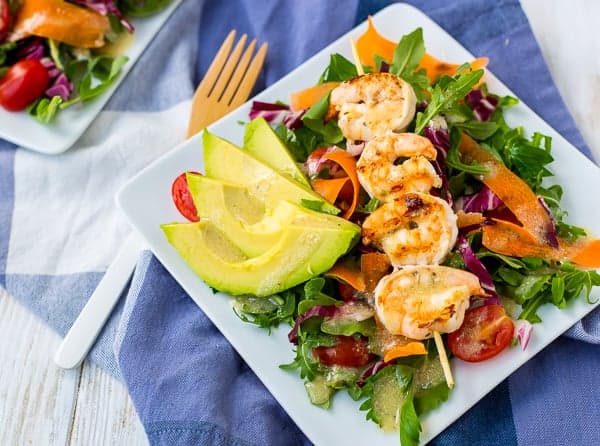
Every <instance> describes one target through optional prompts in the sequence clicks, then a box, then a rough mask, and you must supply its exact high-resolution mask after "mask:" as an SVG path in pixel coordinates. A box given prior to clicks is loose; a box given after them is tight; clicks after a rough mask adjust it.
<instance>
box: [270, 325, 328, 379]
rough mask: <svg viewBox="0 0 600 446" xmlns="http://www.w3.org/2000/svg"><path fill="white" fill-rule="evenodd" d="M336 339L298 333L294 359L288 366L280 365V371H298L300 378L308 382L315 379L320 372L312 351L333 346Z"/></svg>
mask: <svg viewBox="0 0 600 446" xmlns="http://www.w3.org/2000/svg"><path fill="white" fill-rule="evenodd" d="M335 343H336V339H335V337H334V336H329V335H326V334H313V333H310V334H307V333H306V332H304V331H303V330H299V331H298V346H297V347H296V357H295V358H294V360H293V361H292V362H290V363H289V364H281V365H280V366H279V368H280V369H282V370H288V371H294V370H296V369H298V370H299V371H300V377H301V378H303V379H304V378H306V379H308V380H309V381H312V380H313V379H315V377H316V376H317V375H318V374H319V372H320V369H321V367H320V363H319V360H318V359H317V358H315V357H314V355H313V354H312V349H313V348H315V347H321V346H323V347H331V346H333V345H335Z"/></svg>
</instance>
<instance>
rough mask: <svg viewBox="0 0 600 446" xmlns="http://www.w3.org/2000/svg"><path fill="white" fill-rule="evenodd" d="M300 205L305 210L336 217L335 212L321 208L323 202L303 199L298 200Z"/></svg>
mask: <svg viewBox="0 0 600 446" xmlns="http://www.w3.org/2000/svg"><path fill="white" fill-rule="evenodd" d="M300 204H301V205H302V206H303V207H305V208H306V209H310V210H313V211H317V212H323V213H325V214H331V215H337V213H336V212H333V210H330V209H329V208H326V209H323V206H324V205H325V202H324V201H319V200H307V199H306V198H303V199H302V200H300Z"/></svg>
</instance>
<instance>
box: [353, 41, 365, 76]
mask: <svg viewBox="0 0 600 446" xmlns="http://www.w3.org/2000/svg"><path fill="white" fill-rule="evenodd" d="M350 47H351V48H352V57H353V58H354V65H355V66H356V72H357V73H358V75H359V76H362V75H363V74H365V70H364V69H363V66H362V63H361V62H360V56H359V55H358V50H357V49H356V44H355V43H354V39H353V38H352V37H350Z"/></svg>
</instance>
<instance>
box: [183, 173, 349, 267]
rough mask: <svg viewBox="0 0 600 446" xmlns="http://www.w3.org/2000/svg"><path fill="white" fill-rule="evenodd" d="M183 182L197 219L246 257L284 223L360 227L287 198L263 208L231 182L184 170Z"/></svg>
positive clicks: (269, 242) (266, 245)
mask: <svg viewBox="0 0 600 446" xmlns="http://www.w3.org/2000/svg"><path fill="white" fill-rule="evenodd" d="M187 182H188V187H189V190H190V193H191V195H192V198H193V200H194V204H195V205H196V210H197V211H198V216H199V217H200V219H201V220H208V221H210V222H211V223H213V224H214V225H215V226H216V227H218V228H219V229H220V230H221V231H223V232H224V233H225V234H227V238H228V239H229V240H231V242H232V243H233V244H234V245H236V246H237V247H238V248H239V249H240V251H242V252H243V253H244V254H245V255H247V256H248V257H255V256H258V255H261V254H263V253H264V252H266V251H267V250H269V249H270V248H271V247H272V246H273V245H275V244H276V242H277V240H278V239H279V237H280V235H281V231H282V228H283V227H284V226H288V225H295V226H302V227H304V228H306V229H307V230H309V229H310V230H312V229H313V228H321V227H322V228H332V229H343V230H350V231H351V230H355V231H356V232H357V233H358V232H360V228H359V227H358V226H356V225H355V224H354V223H351V222H349V221H348V220H344V219H343V218H340V217H335V216H333V215H328V214H323V213H321V212H315V211H312V210H310V209H307V208H304V207H302V206H298V205H295V204H293V203H290V202H287V201H279V202H278V203H277V204H276V205H275V207H274V209H269V208H266V209H265V207H266V204H265V203H262V202H261V201H259V200H257V199H256V198H254V197H251V196H250V195H249V194H248V193H247V190H246V189H245V188H243V187H241V186H238V185H235V184H231V183H227V182H224V181H220V180H215V179H213V178H209V177H205V176H202V175H198V174H193V173H188V174H187ZM257 216H260V217H258V218H257ZM259 218H260V219H259Z"/></svg>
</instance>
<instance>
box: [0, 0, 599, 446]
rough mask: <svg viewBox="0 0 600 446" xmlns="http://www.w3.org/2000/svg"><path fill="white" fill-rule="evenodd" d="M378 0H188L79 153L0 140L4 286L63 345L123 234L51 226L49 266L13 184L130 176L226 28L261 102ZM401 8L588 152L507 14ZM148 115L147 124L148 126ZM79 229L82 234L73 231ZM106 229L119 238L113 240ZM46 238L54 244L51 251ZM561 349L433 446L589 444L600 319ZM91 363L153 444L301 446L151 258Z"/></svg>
mask: <svg viewBox="0 0 600 446" xmlns="http://www.w3.org/2000/svg"><path fill="white" fill-rule="evenodd" d="M389 3H390V2H388V1H377V0H371V1H369V0H352V1H346V2H343V3H342V2H323V1H316V0H304V1H302V2H282V1H279V2H277V1H264V2H253V1H250V0H230V1H227V2H215V1H207V2H197V1H195V0H184V1H183V3H182V5H181V6H180V7H179V9H178V10H177V11H176V12H175V14H174V15H173V17H172V18H171V19H170V21H169V22H168V23H167V24H166V25H165V28H164V29H163V30H162V32H161V33H159V35H158V36H157V38H156V39H155V40H154V42H153V43H152V44H151V45H150V47H149V48H148V50H147V51H146V53H145V54H144V55H143V57H142V59H141V60H140V61H139V63H138V64H137V65H136V66H135V67H134V69H133V71H132V72H131V74H130V75H129V76H128V78H127V79H126V80H125V81H124V83H123V85H122V86H121V88H120V89H119V90H118V91H117V93H116V94H115V96H114V97H113V98H112V99H111V101H110V102H109V104H108V106H107V110H106V111H104V112H103V113H102V114H101V115H100V116H99V117H98V119H97V120H96V122H95V123H94V124H93V125H92V127H91V128H90V130H89V131H88V132H87V133H86V135H85V136H84V137H83V138H82V139H81V140H80V141H79V142H78V143H77V147H76V148H75V149H74V150H72V151H70V152H68V153H67V154H65V155H62V156H60V157H55V158H48V157H40V156H38V155H35V154H31V153H29V152H26V151H23V150H22V149H18V148H15V147H14V146H12V145H10V144H8V143H6V142H3V141H0V190H1V191H2V194H1V195H0V285H1V286H3V287H5V288H6V289H7V290H8V292H9V293H10V294H12V295H13V296H15V297H16V298H17V299H19V300H20V301H21V302H23V303H24V304H25V305H26V306H27V307H28V308H30V309H31V310H32V311H34V312H35V313H36V314H38V315H39V316H40V317H41V318H42V319H44V320H45V321H47V322H48V323H49V324H50V325H51V326H52V327H53V328H55V329H56V330H57V331H58V332H59V333H61V334H64V333H65V332H66V330H67V329H68V327H69V326H70V324H71V323H72V321H73V320H74V319H75V317H76V315H77V314H78V312H79V310H80V309H81V307H82V306H83V304H84V303H85V300H86V299H87V298H88V297H89V295H90V294H91V292H92V291H93V289H94V288H95V286H96V284H97V282H98V280H100V278H101V276H102V271H103V270H104V268H105V267H106V263H107V262H109V261H110V259H111V255H114V252H115V251H114V248H115V247H116V245H118V242H119V240H121V239H122V237H123V235H124V232H125V231H126V230H125V229H123V226H121V224H122V223H123V222H122V221H119V220H118V218H117V217H114V220H115V221H113V220H110V221H108V223H106V232H105V234H106V236H105V240H101V241H100V242H97V241H92V240H77V239H73V238H72V237H71V236H70V235H69V234H72V233H77V232H76V231H73V232H69V231H68V230H65V231H64V232H60V231H59V228H58V227H51V228H50V229H48V230H47V231H50V232H51V231H56V233H52V232H51V235H52V237H51V238H52V240H50V241H48V242H46V241H45V239H44V235H43V234H40V235H39V236H38V237H37V239H38V240H39V243H40V244H42V245H43V246H42V248H43V249H44V250H45V252H46V253H50V256H47V257H50V258H52V259H53V260H52V262H50V263H48V264H46V263H44V262H43V261H42V260H38V256H39V255H40V254H39V252H38V251H35V250H34V249H32V248H31V247H30V246H29V245H31V240H33V238H32V239H31V240H27V235H28V234H29V235H31V234H35V233H36V228H38V230H39V228H40V226H39V225H38V226H37V227H36V226H35V223H31V222H28V220H27V218H28V217H31V215H34V214H35V211H36V209H37V208H36V206H43V205H44V203H42V201H43V200H40V199H39V197H37V196H34V193H28V191H27V187H25V186H24V185H31V184H32V183H33V184H34V185H35V179H36V178H37V177H39V176H40V175H41V176H45V177H47V178H49V179H52V178H57V176H58V175H61V174H62V173H63V172H64V171H63V170H61V169H66V168H68V166H69V163H72V168H73V170H75V169H77V170H80V169H81V166H90V165H92V163H94V162H96V159H99V161H97V164H94V165H95V166H97V167H96V168H97V169H101V167H100V166H102V163H103V162H104V163H106V162H107V161H110V160H112V161H114V162H115V163H117V162H120V163H122V164H121V165H120V166H125V167H122V168H123V169H125V170H127V169H129V171H127V173H129V174H130V173H131V172H135V171H136V170H137V169H139V168H140V167H141V166H143V165H145V164H146V163H147V162H149V161H150V160H151V159H152V158H153V157H155V156H157V155H158V154H160V153H162V151H164V150H167V149H168V148H170V147H171V146H173V145H175V143H176V142H177V141H178V140H181V139H182V137H183V131H184V126H185V123H181V122H180V121H181V116H182V114H181V113H182V110H183V109H184V108H185V104H184V105H183V106H182V105H181V104H180V103H181V101H183V100H185V99H188V98H189V97H191V94H192V91H193V86H194V85H195V84H196V83H197V82H198V81H199V79H201V78H202V75H203V74H204V72H205V71H206V68H207V66H208V64H209V62H210V60H211V59H212V57H213V56H214V54H215V52H216V50H217V48H218V46H219V45H220V43H221V41H222V39H223V36H225V35H226V34H227V32H228V31H229V30H230V29H232V28H236V29H237V30H238V31H239V32H240V33H243V32H246V33H248V34H249V35H250V36H253V37H257V38H258V39H259V41H268V42H269V44H270V47H269V54H268V58H267V63H266V65H265V69H264V73H263V75H262V76H261V79H260V81H259V84H258V85H257V87H256V90H257V91H259V90H260V89H262V88H264V87H265V86H268V85H270V84H271V83H273V82H274V81H276V80H277V79H279V78H280V77H281V76H283V75H284V74H286V73H288V72H289V71H291V70H292V69H293V68H294V67H296V66H297V65H299V64H300V63H301V62H302V61H304V60H306V59H307V58H308V57H310V56H312V55H313V54H315V53H316V52H318V51H319V50H320V49H322V48H323V47H324V46H326V45H327V44H329V43H330V42H331V41H333V40H334V39H335V38H337V37H339V36H340V35H342V34H344V33H345V32H347V31H348V30H350V29H351V28H352V27H353V26H354V25H355V24H357V23H360V22H361V21H363V20H364V19H366V16H367V15H368V14H374V13H376V12H377V11H378V10H379V9H381V8H383V7H384V6H387V5H388V4H389ZM408 3H411V4H414V5H415V6H416V7H418V8H419V9H421V10H422V11H423V12H425V13H426V14H427V15H429V16H430V17H431V18H432V19H433V20H435V21H436V22H437V23H439V24H440V25H441V26H442V27H443V28H444V29H446V30H447V31H448V32H449V33H450V34H452V35H453V36H454V37H455V38H456V39H457V40H458V41H459V42H461V43H462V44H463V45H464V46H465V47H466V48H467V49H468V50H470V51H471V52H472V53H474V54H475V55H477V56H483V55H485V56H487V57H489V59H490V65H489V68H490V69H491V70H492V71H493V72H494V73H495V74H496V76H498V77H499V78H500V79H501V80H502V81H503V82H504V83H506V84H507V85H508V86H509V87H510V88H511V89H512V90H513V91H514V92H515V94H516V95H517V96H519V97H520V98H521V99H522V100H523V101H524V102H525V103H527V104H528V105H529V106H530V107H531V108H533V109H534V110H535V111H536V112H537V113H538V114H540V115H541V116H542V117H543V118H544V119H545V120H546V121H548V122H549V123H550V125H552V126H553V127H555V128H556V129H557V130H558V131H559V132H560V133H561V134H562V135H563V136H565V137H566V138H567V139H568V140H569V141H570V142H572V143H573V144H574V145H575V146H576V147H578V148H579V149H580V150H581V151H582V152H584V153H585V154H587V155H589V154H590V152H589V149H588V148H587V147H586V146H585V144H584V143H583V141H582V139H581V136H580V135H579V132H578V131H577V129H576V127H575V125H574V123H573V121H572V119H571V118H570V116H569V114H568V112H567V110H566V108H565V106H564V104H563V102H562V100H561V99H560V96H559V94H558V92H557V90H556V88H555V86H554V84H553V82H552V79H551V77H550V74H549V72H548V70H547V68H546V66H545V64H544V61H543V59H542V56H541V54H540V51H539V48H538V46H537V44H536V42H535V39H534V37H533V35H532V34H531V30H530V28H529V25H528V23H527V20H526V18H525V16H524V14H523V12H522V10H521V8H520V6H519V3H518V1H516V0H502V1H497V2H488V1H485V0H458V1H453V2H448V1H439V0H424V1H420V2H419V1H410V2H408ZM194 61H196V63H195V65H194V63H193V62H194ZM515 67H518V69H515ZM178 104H179V105H178ZM188 105H189V104H188ZM182 107H183V108H182ZM149 111H152V112H155V113H153V114H148V113H146V112H149ZM121 122H126V123H127V124H126V125H125V124H120V123H121ZM153 128H156V129H157V130H152V129H153ZM107 129H109V130H111V132H108V131H107ZM140 129H143V130H144V131H146V132H152V131H154V132H155V133H153V134H152V136H153V139H156V142H155V143H154V145H153V144H152V143H150V142H147V145H145V146H144V147H145V148H146V151H147V152H148V153H147V154H145V155H140V154H139V152H140V150H141V149H140V148H139V147H136V148H135V150H134V149H131V148H130V146H135V143H136V141H137V140H136V138H137V136H136V134H137V133H139V132H140ZM136 132H137V133H136ZM163 134H164V135H163ZM170 134H174V135H175V136H170ZM110 135H118V137H116V136H110ZM123 140H124V141H123ZM147 141H151V139H150V138H148V139H147ZM92 149H93V150H92ZM115 152H116V155H115ZM104 157H105V158H106V159H105V158H104ZM115 160H116V161H115ZM123 161H125V162H124V163H123ZM36 163H37V164H36ZM129 164H131V165H132V167H128V165H129ZM65 165H66V166H67V167H64V166H65ZM117 165H118V164H115V166H117ZM32 166H33V167H32ZM32 168H33V169H37V170H34V172H35V173H36V178H34V177H33V176H31V177H29V176H27V175H29V174H28V173H27V172H30V171H31V169H32ZM106 170H109V169H108V168H106ZM90 171H92V172H93V170H90ZM116 171H117V170H114V171H113V170H109V172H111V173H112V172H116ZM61 178H64V176H61ZM100 178H101V176H100ZM122 180H124V178H120V179H119V181H122ZM82 181H83V180H82ZM119 181H117V180H115V182H116V183H119ZM41 183H43V182H41ZM45 184H46V185H47V184H48V183H45ZM75 184H76V183H75ZM107 184H109V183H102V182H100V186H97V185H96V187H98V189H106V187H107ZM118 185H119V184H116V186H115V188H116V187H117V186H118ZM87 187H89V188H93V187H94V183H93V182H91V181H88V183H87ZM108 187H109V188H110V186H108ZM39 189H40V190H41V186H40V188H39ZM84 189H85V188H84ZM90 190H93V189H90ZM109 192H112V191H111V190H109ZM43 193H45V192H40V191H38V192H37V194H38V195H39V194H43ZM52 193H53V194H54V195H52V194H51V193H50V192H48V194H49V195H48V196H47V197H46V196H44V195H42V197H44V198H46V200H45V201H48V200H49V199H50V202H52V200H51V199H55V200H57V203H58V202H60V200H63V201H62V202H61V203H62V204H61V206H64V207H62V208H61V209H62V210H63V212H66V213H68V214H70V218H71V220H69V222H70V223H69V224H72V225H74V226H75V227H77V225H80V226H79V227H81V228H82V230H83V229H84V228H85V227H86V225H92V226H93V221H92V219H93V218H105V219H106V215H110V216H111V218H112V216H114V215H115V213H114V211H113V210H109V209H103V208H101V207H94V206H93V205H92V204H89V203H87V202H86V201H85V200H86V198H87V200H91V198H92V197H91V196H88V197H86V196H85V195H84V196H83V197H80V196H79V195H75V196H76V197H79V198H78V199H79V200H80V201H79V202H77V203H73V200H74V199H73V196H74V195H73V194H74V192H71V191H70V190H69V191H67V190H56V191H53V192H52ZM65 196H68V197H69V200H66V199H65V198H64V197H65ZM36 200H37V201H36ZM32 202H35V203H36V204H35V206H33V205H31V204H30V203H32ZM77 206H79V207H77ZM82 209H83V210H82ZM51 211H52V210H50V212H51ZM35 215H36V216H38V217H39V216H40V214H39V213H38V214H35ZM82 215H85V217H86V218H85V219H83V217H81V216H82ZM102 216H103V217H102ZM82 219H83V220H85V221H83V222H80V221H79V220H82ZM106 220H108V219H106ZM49 221H50V220H49ZM49 224H51V223H49ZM67 229H68V228H67ZM110 231H114V232H115V233H116V234H119V235H120V237H117V236H114V237H113V236H111V235H110V234H111V232H110ZM56 239H58V243H54V244H53V242H54V241H55V240H56ZM77 243H79V245H77ZM95 243H96V244H97V245H96V244H95ZM100 244H102V245H103V246H100ZM72 245H73V246H72ZM104 245H106V246H104ZM78 247H82V248H84V249H88V250H89V249H91V251H92V253H93V254H94V255H93V256H92V257H94V258H95V259H100V260H94V259H88V258H87V257H89V256H84V255H83V254H82V253H81V252H79V254H78V250H77V249H76V248H78ZM90 247H91V248H90ZM40 249H41V248H40ZM79 251H81V249H80V250H79ZM84 258H85V260H83V259H84ZM33 259H35V260H33ZM265 336H266V334H265ZM569 336H570V337H569V338H567V337H562V338H559V339H558V340H557V341H555V342H554V343H553V344H552V345H551V346H549V347H548V348H546V349H545V350H544V351H542V352H541V353H540V354H539V355H537V356H536V357H535V358H534V359H533V360H531V361H529V362H528V363H527V364H525V365H524V366H523V367H521V368H520V369H519V370H518V371H517V372H515V373H514V374H513V375H512V376H511V377H510V378H509V379H508V380H506V381H504V382H503V383H502V384H500V385H499V386H498V387H497V388H496V389H494V390H493V391H492V392H491V393H490V394H489V395H488V396H486V397H485V398H484V399H483V400H482V401H481V402H480V403H478V404H477V405H476V406H475V407H474V408H473V409H471V410H470V411H469V412H467V413H466V414H465V415H464V416H462V417H461V418H460V419H459V420H458V421H457V422H456V423H454V424H453V425H452V426H450V427H449V428H448V429H447V430H446V431H445V432H443V433H442V434H441V435H439V436H438V437H437V438H436V439H435V440H434V441H433V442H432V444H440V445H442V444H444V445H445V444H448V445H454V444H486V445H512V444H520V445H537V444H540V445H541V444H557V445H558V444H579V445H595V444H598V439H599V438H600V425H599V424H598V420H597V414H598V413H600V378H599V377H598V373H597V371H598V370H600V355H599V354H598V353H599V351H598V347H597V346H596V345H594V344H598V343H600V312H598V311H596V312H594V313H592V314H591V315H590V316H588V317H587V318H586V319H585V320H584V321H583V322H581V323H579V324H577V325H576V326H575V327H574V328H573V329H571V330H570V331H569ZM581 341H586V342H581ZM92 358H93V359H94V360H95V361H96V362H98V363H99V364H100V365H102V366H103V367H105V368H106V369H107V370H109V371H110V372H111V373H113V374H114V375H115V376H117V377H120V378H121V379H123V380H124V382H125V384H126V386H127V388H128V390H129V392H130V395H131V397H132V399H133V401H134V403H135V407H136V409H137V412H138V414H139V416H140V419H141V421H142V423H143V425H144V428H145V429H146V432H147V434H148V438H149V439H150V442H151V444H164V445H188V444H201V445H249V446H250V445H252V446H254V445H261V446H266V445H296V444H298V445H304V444H310V442H309V441H308V440H307V439H306V437H305V436H304V435H303V434H302V432H300V431H299V429H298V428H297V427H296V426H295V424H294V423H293V422H292V421H291V420H290V418H289V417H288V415H287V414H286V413H285V412H284V411H283V410H282V409H281V407H280V406H279V404H278V403H277V402H276V401H275V400H274V399H273V398H272V396H271V395H270V394H269V392H268V391H267V390H266V389H265V387H264V386H263V384H262V383H261V382H260V381H259V380H258V379H257V378H256V376H255V375H254V374H253V372H252V371H251V370H249V368H248V367H247V366H246V365H245V363H244V362H243V361H242V360H241V359H240V357H239V356H238V355H237V353H236V352H235V351H234V350H233V349H232V347H231V346H230V345H229V343H228V342H227V341H226V340H225V339H224V338H223V336H222V335H221V334H220V333H219V332H218V330H216V328H215V327H214V326H213V325H212V323H211V322H210V321H209V320H208V319H207V318H206V316H205V315H204V314H203V313H202V312H201V311H200V310H199V309H198V307H197V306H196V305H195V304H194V303H193V302H192V300H191V299H190V298H189V297H188V296H187V295H186V293H185V292H184V291H183V290H182V289H181V288H180V287H179V285H178V284H177V283H176V282H175V281H174V280H173V279H172V278H171V276H170V275H169V274H168V273H167V272H166V271H165V270H164V268H163V267H162V266H161V265H160V263H159V262H158V261H157V260H156V259H155V258H154V257H153V256H152V255H151V254H150V253H148V252H146V253H144V254H143V255H142V257H141V258H140V260H139V262H138V267H137V269H136V273H135V275H134V278H133V280H132V283H131V287H130V289H129V291H128V292H127V293H126V299H123V300H122V302H121V304H120V306H119V308H118V309H117V310H116V311H115V314H114V315H113V317H112V318H111V320H110V321H109V324H108V325H107V327H106V328H105V330H104V331H103V334H102V336H101V338H100V340H99V341H98V343H97V345H96V346H95V348H94V350H93V352H92ZM365 423H367V421H365ZM334 428H336V427H335V426H332V429H334Z"/></svg>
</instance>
